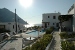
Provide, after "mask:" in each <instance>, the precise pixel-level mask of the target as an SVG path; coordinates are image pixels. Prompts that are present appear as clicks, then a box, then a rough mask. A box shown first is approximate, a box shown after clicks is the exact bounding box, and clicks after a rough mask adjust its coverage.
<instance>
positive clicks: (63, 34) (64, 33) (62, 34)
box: [60, 32, 68, 39]
mask: <svg viewBox="0 0 75 50" xmlns="http://www.w3.org/2000/svg"><path fill="white" fill-rule="evenodd" d="M60 37H61V39H64V38H68V33H67V32H62V33H60Z"/></svg>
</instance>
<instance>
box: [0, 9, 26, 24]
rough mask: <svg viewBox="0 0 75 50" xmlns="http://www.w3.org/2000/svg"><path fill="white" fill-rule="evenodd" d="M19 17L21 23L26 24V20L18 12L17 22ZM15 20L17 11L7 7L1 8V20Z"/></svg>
mask: <svg viewBox="0 0 75 50" xmlns="http://www.w3.org/2000/svg"><path fill="white" fill-rule="evenodd" d="M18 19H19V23H22V24H26V22H25V21H24V20H23V19H21V18H20V17H19V16H18V15H17V14H16V20H17V22H18ZM14 21H15V13H13V12H11V11H10V10H8V9H6V8H3V9H0V22H14Z"/></svg>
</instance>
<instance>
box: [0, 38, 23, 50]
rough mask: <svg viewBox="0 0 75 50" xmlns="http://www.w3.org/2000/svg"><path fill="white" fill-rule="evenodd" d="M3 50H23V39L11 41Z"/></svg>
mask: <svg viewBox="0 0 75 50" xmlns="http://www.w3.org/2000/svg"><path fill="white" fill-rule="evenodd" d="M1 50H22V38H17V39H14V40H9V41H8V42H7V43H6V44H5V45H4V46H3V47H2V48H1Z"/></svg>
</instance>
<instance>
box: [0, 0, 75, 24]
mask: <svg viewBox="0 0 75 50" xmlns="http://www.w3.org/2000/svg"><path fill="white" fill-rule="evenodd" d="M73 3H75V0H33V4H32V5H31V6H30V7H28V8H25V7H23V6H22V5H21V4H20V2H19V0H0V8H7V9H9V10H10V11H12V12H15V11H14V10H15V8H16V11H17V12H16V13H17V15H18V16H19V17H21V18H22V19H23V20H25V21H27V22H28V23H29V24H41V23H42V14H43V13H55V12H60V13H61V14H67V12H68V9H69V8H70V7H71V6H72V5H73Z"/></svg>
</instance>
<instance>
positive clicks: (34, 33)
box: [27, 31, 44, 37]
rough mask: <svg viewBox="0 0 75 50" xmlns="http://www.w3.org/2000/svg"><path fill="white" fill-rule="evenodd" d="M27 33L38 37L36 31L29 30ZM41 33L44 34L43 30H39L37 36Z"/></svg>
mask: <svg viewBox="0 0 75 50" xmlns="http://www.w3.org/2000/svg"><path fill="white" fill-rule="evenodd" d="M27 34H29V35H31V36H34V37H38V31H33V32H29V33H27ZM42 34H44V32H42V31H41V32H40V31H39V36H40V35H42Z"/></svg>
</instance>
